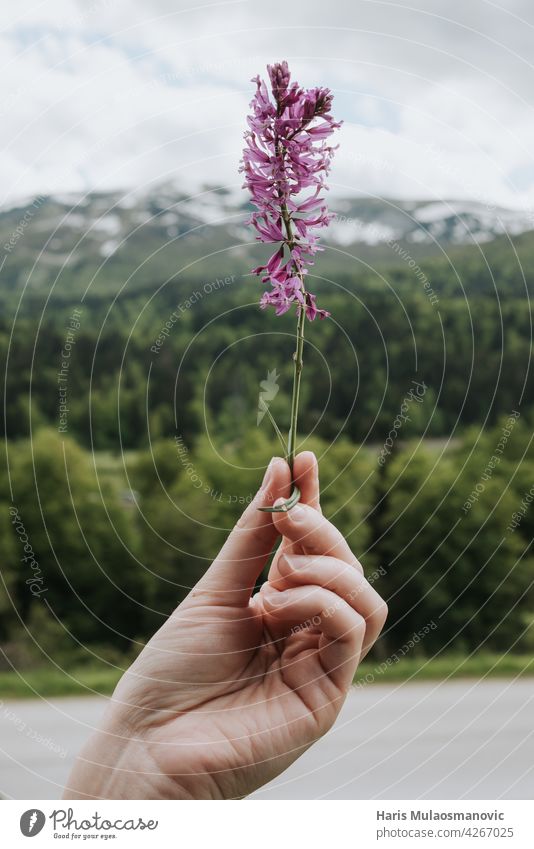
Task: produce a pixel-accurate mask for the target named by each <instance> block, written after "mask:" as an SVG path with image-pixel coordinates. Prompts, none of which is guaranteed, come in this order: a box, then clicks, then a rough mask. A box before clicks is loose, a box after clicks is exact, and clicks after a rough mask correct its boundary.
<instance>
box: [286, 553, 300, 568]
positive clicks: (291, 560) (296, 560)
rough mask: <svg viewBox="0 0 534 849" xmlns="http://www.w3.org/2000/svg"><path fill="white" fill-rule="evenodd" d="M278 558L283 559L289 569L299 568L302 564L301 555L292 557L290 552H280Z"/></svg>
mask: <svg viewBox="0 0 534 849" xmlns="http://www.w3.org/2000/svg"><path fill="white" fill-rule="evenodd" d="M280 560H283V561H284V562H285V563H287V565H288V566H289V568H290V569H300V568H301V567H302V566H303V565H305V564H304V563H303V559H302V555H301V556H300V557H299V556H298V555H297V557H293V556H292V555H291V554H282V555H281V557H280Z"/></svg>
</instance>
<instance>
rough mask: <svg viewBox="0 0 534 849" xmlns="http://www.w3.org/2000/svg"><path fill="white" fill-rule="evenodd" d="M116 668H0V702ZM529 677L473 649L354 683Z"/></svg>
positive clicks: (526, 664)
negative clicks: (470, 654)
mask: <svg viewBox="0 0 534 849" xmlns="http://www.w3.org/2000/svg"><path fill="white" fill-rule="evenodd" d="M120 675H121V673H120V670H117V669H114V668H110V667H105V666H101V667H87V666H86V667H83V668H79V669H72V670H69V673H68V674H67V673H65V672H62V671H61V670H59V669H55V668H52V669H48V668H47V669H34V670H27V671H25V672H22V673H20V675H19V674H17V673H16V672H11V671H10V672H0V701H1V700H2V699H7V698H10V699H25V698H36V697H39V696H42V697H45V698H51V697H54V696H92V695H97V694H101V695H109V694H110V693H112V692H113V689H114V687H115V685H116V683H117V681H118V680H119V678H120ZM522 675H534V658H533V657H531V656H528V655H512V654H506V655H494V654H483V653H479V654H477V655H475V656H473V657H471V658H469V659H467V660H466V659H465V658H462V657H460V656H456V655H444V656H443V657H437V658H430V659H424V658H413V657H411V658H404V659H403V660H399V661H398V663H394V664H392V665H390V666H384V665H381V664H380V662H379V661H377V662H376V663H375V662H373V663H371V662H365V663H363V664H362V665H361V666H360V668H359V669H358V674H357V675H356V678H355V683H356V684H358V683H359V682H360V683H361V684H362V685H365V686H368V685H371V684H385V683H392V682H397V681H438V680H445V679H448V678H454V679H461V678H484V677H491V678H515V677H516V676H522Z"/></svg>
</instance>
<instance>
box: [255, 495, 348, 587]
mask: <svg viewBox="0 0 534 849" xmlns="http://www.w3.org/2000/svg"><path fill="white" fill-rule="evenodd" d="M275 503H276V502H275ZM272 517H273V522H274V525H275V527H276V529H277V531H278V533H279V534H281V535H282V536H283V537H285V538H286V539H289V540H290V541H291V542H292V543H295V544H296V545H298V546H300V548H302V550H303V552H304V553H305V554H326V555H328V556H329V557H337V558H338V559H339V560H343V561H344V562H345V563H348V564H350V565H351V566H355V567H356V568H357V569H359V570H360V571H361V572H363V569H362V566H361V564H360V562H359V560H358V559H357V557H355V556H354V554H353V553H352V551H351V550H350V548H349V545H348V543H347V541H346V539H345V538H344V536H343V535H342V534H341V532H340V531H338V529H337V528H336V527H334V525H332V523H331V522H329V521H328V519H326V518H325V516H323V515H322V514H321V513H318V512H317V510H315V509H314V508H313V507H310V506H309V505H307V504H301V503H299V504H295V506H294V507H292V508H291V509H290V510H288V511H287V513H272Z"/></svg>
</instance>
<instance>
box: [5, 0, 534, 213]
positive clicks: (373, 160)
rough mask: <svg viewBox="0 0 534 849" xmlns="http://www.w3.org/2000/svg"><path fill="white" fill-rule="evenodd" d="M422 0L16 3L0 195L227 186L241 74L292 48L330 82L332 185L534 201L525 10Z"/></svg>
mask: <svg viewBox="0 0 534 849" xmlns="http://www.w3.org/2000/svg"><path fill="white" fill-rule="evenodd" d="M419 2H420V8H419V9H417V8H416V0H412V2H408V0H406V1H405V0H403V2H388V0H384V2H381V0H331V2H330V3H329V4H327V5H325V4H324V3H319V2H318V0H311V2H308V0H294V2H292V3H291V4H287V3H286V2H285V0H271V2H269V3H268V4H266V3H264V2H263V0H250V2H229V3H211V4H205V6H204V7H203V6H198V5H197V6H193V4H192V2H191V1H190V0H189V3H188V2H184V0H182V3H181V4H180V3H176V2H175V0H172V2H171V0H158V1H157V2H151V3H150V4H147V3H146V2H141V0H114V2H110V0H94V2H91V0H89V2H87V3H82V2H81V0H80V3H76V2H74V0H71V2H69V0H57V2H54V3H53V4H45V3H43V2H39V3H37V2H31V0H30V2H28V3H26V4H24V6H23V7H21V10H20V12H19V11H18V10H16V9H15V7H12V8H11V9H10V11H9V15H10V17H9V19H8V20H4V21H3V24H4V29H3V31H2V33H1V34H0V59H1V62H2V66H3V68H2V79H3V94H2V95H1V96H0V116H1V117H2V122H3V125H4V139H5V142H6V143H5V145H4V149H3V151H2V153H1V154H0V180H1V185H2V191H3V192H4V197H3V198H0V200H9V199H11V198H13V197H16V196H18V195H28V194H30V193H31V192H46V191H52V192H54V191H69V190H82V191H86V190H89V189H91V188H108V187H122V186H124V187H125V188H130V187H132V186H136V187H139V186H143V185H146V184H147V183H150V182H152V181H160V180H162V179H169V178H175V179H176V180H177V181H178V182H180V183H182V184H183V185H184V186H185V187H187V188H192V187H194V186H195V185H198V184H200V183H204V182H218V183H224V184H231V185H234V186H236V187H237V186H239V184H240V182H241V180H240V177H239V175H238V174H237V170H236V169H237V161H238V159H239V156H240V147H241V135H242V131H243V129H244V126H245V114H246V109H247V103H248V100H249V99H250V96H251V94H252V86H251V84H250V82H249V80H250V77H251V76H253V75H254V74H255V73H257V72H258V71H262V70H263V69H264V66H265V64H266V62H267V61H272V60H273V59H277V58H288V59H289V60H290V63H291V65H292V67H293V69H294V74H295V76H296V77H298V78H299V79H300V80H301V81H302V82H303V83H304V84H308V85H314V84H327V85H330V87H332V88H333V89H334V90H335V92H336V96H337V100H336V103H337V107H338V113H339V114H340V117H344V119H345V125H344V127H343V130H342V134H341V137H340V140H341V143H342V147H341V150H340V152H339V156H338V161H337V162H336V165H335V167H334V169H333V173H332V181H333V184H334V190H335V191H337V192H340V193H341V192H345V191H357V192H364V193H365V192H369V193H371V194H373V195H386V196H387V195H390V196H391V195H396V196H402V197H418V198H420V197H429V198H434V197H469V196H471V197H476V198H478V199H481V198H483V199H486V200H489V201H493V202H498V203H501V204H506V205H509V206H521V207H525V206H528V205H530V204H534V185H532V167H533V165H534V163H533V162H532V154H531V151H530V149H529V146H528V145H529V140H530V139H531V138H532V129H533V123H534V121H533V114H534V113H533V96H534V95H533V92H534V85H533V82H534V79H533V77H534V70H533V68H532V64H531V63H530V52H531V42H532V36H533V33H534V28H533V26H532V18H533V10H532V8H531V7H530V6H529V5H528V3H527V2H520V0H510V1H509V2H508V3H507V6H506V9H504V8H503V9H501V8H499V6H498V5H497V3H494V2H489V0H472V2H470V3H465V2H462V3H460V2H459V0H450V2H445V0H428V2H424V3H423V2H422V0H419ZM517 16H519V17H517ZM6 136H7V138H6ZM510 177H511V178H512V179H510ZM514 181H515V182H514Z"/></svg>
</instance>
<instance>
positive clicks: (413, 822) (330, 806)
mask: <svg viewBox="0 0 534 849" xmlns="http://www.w3.org/2000/svg"><path fill="white" fill-rule="evenodd" d="M531 816H532V803H531V802H528V801H506V802H496V801H482V800H476V801H454V800H452V801H451V800H441V801H424V802H418V801H413V800H410V801H395V800H387V801H384V802H371V801H321V802H317V801H295V802H293V801H265V802H261V801H250V802H247V801H244V802H239V801H235V802H234V801H232V802H205V801H198V802H152V801H116V802H115V801H102V802H86V801H83V802H63V801H58V802H56V801H50V800H45V801H36V802H33V803H31V804H30V803H29V802H27V801H2V802H0V827H1V834H2V846H6V847H8V849H12V847H19V846H25V847H28V846H34V847H35V849H37V848H38V847H42V846H61V845H64V844H65V843H66V842H67V841H70V842H71V843H72V842H75V843H78V844H79V845H85V846H87V845H93V846H94V845H97V846H102V845H103V842H104V843H105V844H107V845H112V846H117V847H118V846H122V847H127V846H141V845H143V846H148V847H150V846H158V847H160V846H163V847H167V846H173V847H177V849H178V847H181V846H185V847H188V849H189V847H201V849H205V847H206V849H209V847H217V849H220V847H229V849H230V847H231V849H273V847H275V849H297V847H299V849H302V847H313V846H316V847H317V846H318V847H321V849H337V847H340V849H341V847H342V848H343V849H347V847H352V846H353V847H354V849H367V847H371V846H377V847H384V849H387V847H410V849H426V847H433V849H440V847H443V849H445V847H454V846H459V847H464V846H465V847H467V846H480V847H482V846H498V847H501V849H506V847H514V849H515V847H521V849H532V846H533V845H534V842H533V841H534V838H533V827H532V819H531ZM34 838H35V843H29V841H30V840H32V839H34Z"/></svg>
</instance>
